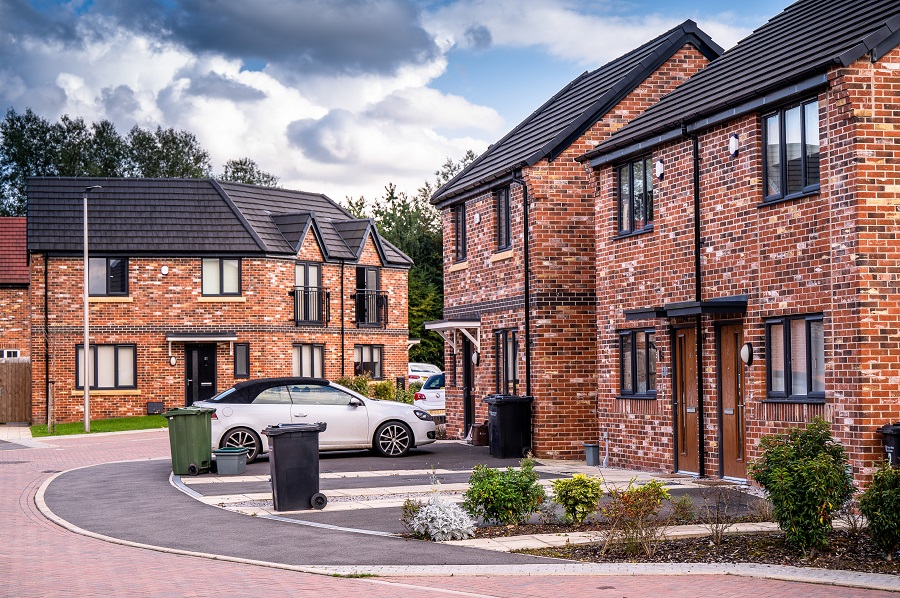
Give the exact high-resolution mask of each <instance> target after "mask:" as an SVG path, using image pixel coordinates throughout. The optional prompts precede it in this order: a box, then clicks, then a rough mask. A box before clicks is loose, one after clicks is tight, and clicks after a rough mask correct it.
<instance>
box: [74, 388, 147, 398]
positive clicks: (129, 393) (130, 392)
mask: <svg viewBox="0 0 900 598" xmlns="http://www.w3.org/2000/svg"><path fill="white" fill-rule="evenodd" d="M140 394H141V391H139V390H137V389H134V388H132V389H122V390H116V389H109V388H104V389H103V390H96V389H95V390H91V396H92V397H137V396H140ZM72 396H73V397H83V396H84V391H83V390H73V391H72Z"/></svg>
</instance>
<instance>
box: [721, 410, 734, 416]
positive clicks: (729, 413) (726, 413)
mask: <svg viewBox="0 0 900 598" xmlns="http://www.w3.org/2000/svg"><path fill="white" fill-rule="evenodd" d="M722 415H734V409H722Z"/></svg>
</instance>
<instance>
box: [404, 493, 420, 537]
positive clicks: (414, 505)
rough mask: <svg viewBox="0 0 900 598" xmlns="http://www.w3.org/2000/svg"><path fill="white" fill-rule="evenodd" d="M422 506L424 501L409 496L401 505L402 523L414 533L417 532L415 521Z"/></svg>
mask: <svg viewBox="0 0 900 598" xmlns="http://www.w3.org/2000/svg"><path fill="white" fill-rule="evenodd" d="M421 508H422V501H421V500H416V499H414V498H407V499H406V500H405V501H403V506H401V507H400V523H402V524H403V527H405V528H406V529H407V530H409V531H410V532H411V533H413V534H415V531H414V529H413V521H414V520H415V518H416V515H417V514H418V512H419V510H420V509H421Z"/></svg>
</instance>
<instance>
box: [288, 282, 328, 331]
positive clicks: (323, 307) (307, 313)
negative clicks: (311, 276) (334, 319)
mask: <svg viewBox="0 0 900 598" xmlns="http://www.w3.org/2000/svg"><path fill="white" fill-rule="evenodd" d="M330 298H331V293H329V292H328V291H326V290H325V289H320V288H319V287H294V323H295V324H296V325H297V326H300V325H305V326H324V325H325V324H327V323H328V322H329V320H331V308H330V304H331V302H330V301H329V299H330Z"/></svg>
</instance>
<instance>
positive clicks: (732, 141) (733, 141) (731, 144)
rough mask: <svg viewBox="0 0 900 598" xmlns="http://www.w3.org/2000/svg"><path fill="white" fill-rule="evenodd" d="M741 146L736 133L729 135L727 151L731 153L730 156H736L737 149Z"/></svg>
mask: <svg viewBox="0 0 900 598" xmlns="http://www.w3.org/2000/svg"><path fill="white" fill-rule="evenodd" d="M740 146H741V138H740V137H739V136H738V134H737V133H732V134H731V137H729V138H728V153H730V154H731V157H732V158H737V155H738V150H739V149H740Z"/></svg>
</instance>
